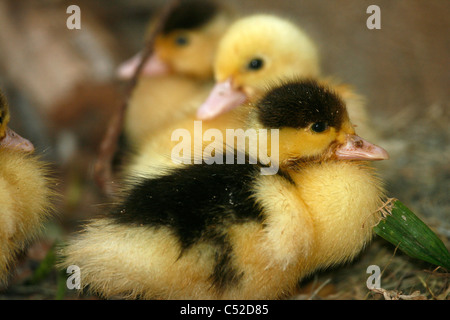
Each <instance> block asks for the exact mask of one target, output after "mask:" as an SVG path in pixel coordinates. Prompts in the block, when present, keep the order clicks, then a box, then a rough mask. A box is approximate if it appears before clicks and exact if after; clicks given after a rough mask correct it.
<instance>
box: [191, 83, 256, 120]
mask: <svg viewBox="0 0 450 320" xmlns="http://www.w3.org/2000/svg"><path fill="white" fill-rule="evenodd" d="M246 100H247V95H246V94H245V93H244V92H242V91H240V90H237V89H234V88H233V86H232V83H231V78H228V79H227V80H225V81H223V82H219V83H216V85H215V86H214V88H213V89H212V90H211V93H210V94H209V96H208V98H207V99H206V101H205V102H204V103H203V104H202V105H201V106H200V108H199V109H198V110H197V118H198V119H200V120H209V119H212V118H215V117H217V116H218V115H220V114H222V113H225V112H228V111H230V110H232V109H234V108H236V107H238V106H239V105H241V104H243V103H244V102H245V101H246Z"/></svg>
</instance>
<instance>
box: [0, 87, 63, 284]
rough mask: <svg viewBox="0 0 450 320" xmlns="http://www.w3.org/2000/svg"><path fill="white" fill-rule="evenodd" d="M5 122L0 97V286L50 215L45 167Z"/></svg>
mask: <svg viewBox="0 0 450 320" xmlns="http://www.w3.org/2000/svg"><path fill="white" fill-rule="evenodd" d="M9 119H10V114H9V108H8V104H7V102H6V98H5V97H4V96H3V95H2V94H1V93H0V208H1V209H0V283H1V282H3V283H5V282H6V281H7V279H8V276H9V275H10V274H11V273H12V270H13V266H14V262H15V260H16V257H17V255H18V254H19V253H20V252H21V251H22V250H24V249H25V248H26V246H27V245H28V244H29V243H30V242H31V241H32V240H34V239H35V238H36V237H37V235H38V234H39V231H40V230H41V228H42V226H43V223H44V222H45V221H47V219H48V218H49V217H50V215H51V214H52V211H53V210H52V200H53V199H54V191H53V190H52V184H53V181H52V179H51V178H50V176H49V169H48V166H47V165H46V164H44V163H43V162H42V161H40V160H39V158H38V157H36V156H35V155H33V154H32V153H33V151H34V146H33V144H32V143H31V142H30V141H28V140H26V139H24V138H22V137H21V136H19V135H18V134H17V133H15V132H14V131H13V130H11V129H10V128H8V122H9Z"/></svg>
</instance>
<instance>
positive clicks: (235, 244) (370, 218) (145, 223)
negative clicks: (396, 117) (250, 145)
mask: <svg viewBox="0 0 450 320" xmlns="http://www.w3.org/2000/svg"><path fill="white" fill-rule="evenodd" d="M249 108H250V116H249V121H248V125H249V128H254V129H261V128H265V129H271V130H272V129H273V130H275V129H277V130H278V134H279V152H272V153H271V161H272V162H273V161H276V162H278V165H279V169H278V170H277V171H276V172H273V173H272V174H261V173H262V171H261V170H262V169H263V168H266V167H267V166H266V165H264V164H262V163H261V161H259V160H258V162H256V163H255V162H252V161H251V159H252V157H253V156H252V155H251V154H250V153H249V154H247V155H246V157H247V161H246V162H245V163H244V164H234V165H227V164H225V158H227V157H226V155H225V153H224V154H223V161H224V162H223V163H224V164H218V163H212V164H207V161H204V162H203V163H202V164H197V165H195V164H194V165H187V166H182V167H177V168H171V169H168V171H167V172H164V173H163V172H162V173H160V175H159V176H152V177H150V178H141V177H138V178H137V181H134V183H133V187H132V188H131V189H130V190H129V191H127V193H126V195H125V197H124V199H123V201H122V202H121V203H120V204H118V206H117V207H116V208H115V209H114V210H112V211H111V212H110V214H108V215H106V216H105V217H104V218H100V219H97V220H94V221H91V222H90V223H88V224H87V225H86V226H85V229H84V230H83V231H82V232H81V233H80V234H79V235H78V236H77V237H75V238H74V239H72V240H71V241H69V242H68V243H67V246H66V247H65V248H64V249H63V251H62V256H63V257H64V259H63V263H62V265H64V266H68V265H77V266H79V267H80V270H81V278H82V281H81V284H82V286H83V287H85V288H86V287H89V289H90V290H92V292H95V293H97V294H99V295H100V296H102V297H104V298H108V297H112V296H120V297H123V298H143V299H277V298H285V297H287V296H289V294H291V293H292V291H293V290H294V289H295V287H296V286H297V283H298V281H299V279H301V278H303V277H305V276H307V275H310V274H311V273H313V272H315V271H317V270H320V269H323V268H327V267H330V266H334V265H336V264H339V263H342V262H346V261H350V260H352V259H353V258H355V257H356V256H357V255H358V253H359V252H360V251H361V250H362V249H363V248H364V247H365V246H366V245H367V244H368V243H369V241H370V239H371V237H372V227H373V225H374V224H375V223H376V221H377V218H378V215H377V210H378V208H380V207H381V204H382V199H383V197H384V191H383V187H382V182H381V181H380V179H378V178H377V176H376V173H375V172H374V169H373V168H371V167H370V166H369V165H368V163H367V161H373V160H382V159H387V158H388V155H387V153H386V151H385V150H384V149H382V148H380V147H378V146H375V145H373V144H371V143H369V142H367V141H366V140H363V139H362V138H360V137H359V136H357V135H356V134H355V131H354V127H353V125H352V124H351V122H350V120H349V117H348V114H347V111H346V108H345V105H344V102H343V100H342V99H341V98H340V97H339V96H338V95H337V94H336V93H335V92H333V90H332V89H329V88H327V87H325V86H323V85H321V84H319V83H318V82H317V81H313V80H298V81H297V80H289V81H287V82H283V83H281V84H277V85H273V86H272V87H271V88H269V89H268V91H267V93H266V94H265V95H264V96H263V97H262V98H261V99H260V100H259V101H258V102H256V103H255V104H254V105H253V106H249ZM258 132H261V131H258ZM274 142H275V140H273V141H272V140H271V141H270V143H272V144H273V143H274ZM235 151H236V152H235V153H234V156H235V158H234V159H235V160H236V159H237V158H239V154H238V152H237V151H238V150H235ZM276 151H278V150H276ZM276 154H278V156H279V158H278V160H276V157H275V155H276Z"/></svg>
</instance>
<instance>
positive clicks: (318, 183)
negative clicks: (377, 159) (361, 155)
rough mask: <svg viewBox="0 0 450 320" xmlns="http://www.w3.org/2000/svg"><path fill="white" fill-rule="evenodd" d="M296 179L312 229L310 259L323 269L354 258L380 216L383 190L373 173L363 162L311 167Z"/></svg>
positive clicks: (366, 240)
mask: <svg viewBox="0 0 450 320" xmlns="http://www.w3.org/2000/svg"><path fill="white" fill-rule="evenodd" d="M299 177H300V181H296V182H297V183H298V186H299V192H300V195H301V197H302V198H303V200H304V201H305V204H306V205H307V206H308V207H309V212H310V214H311V219H312V221H313V226H314V235H315V241H314V246H315V250H314V251H315V252H316V255H315V256H314V257H313V259H315V260H316V263H317V264H318V265H320V266H324V267H325V266H329V265H333V264H336V263H340V262H344V261H347V260H350V259H352V258H354V257H355V256H356V255H357V254H358V253H359V252H360V251H361V250H362V249H363V248H364V246H365V245H366V244H367V243H368V242H369V241H370V239H371V238H372V235H373V231H372V228H373V226H374V225H376V223H377V222H378V219H379V216H380V214H379V212H378V211H379V208H380V207H381V206H382V203H383V198H384V190H383V186H382V182H381V180H380V179H379V178H378V177H377V175H376V172H375V169H374V168H372V167H370V166H369V165H368V164H367V163H363V162H355V161H353V162H352V161H328V162H324V163H320V164H311V165H310V166H308V167H307V168H304V169H303V170H302V172H301V175H299ZM296 180H297V179H296Z"/></svg>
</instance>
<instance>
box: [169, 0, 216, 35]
mask: <svg viewBox="0 0 450 320" xmlns="http://www.w3.org/2000/svg"><path fill="white" fill-rule="evenodd" d="M218 12H219V7H218V5H217V4H216V3H214V2H211V1H204V0H182V1H180V4H179V5H178V6H177V8H176V9H175V10H174V11H173V12H172V14H171V15H170V16H169V17H168V19H167V21H166V23H165V25H164V29H163V33H164V34H168V33H170V32H172V31H174V30H180V29H183V30H192V29H196V28H199V27H201V26H204V25H205V24H207V23H208V22H209V21H211V20H212V19H213V18H214V17H215V16H216V15H217V13H218Z"/></svg>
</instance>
